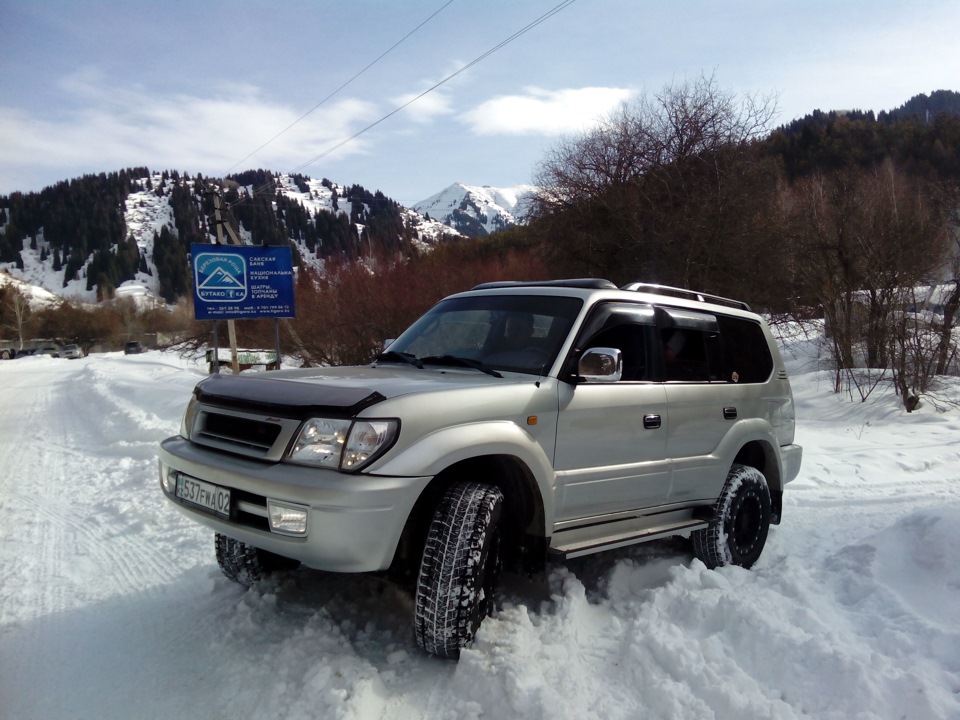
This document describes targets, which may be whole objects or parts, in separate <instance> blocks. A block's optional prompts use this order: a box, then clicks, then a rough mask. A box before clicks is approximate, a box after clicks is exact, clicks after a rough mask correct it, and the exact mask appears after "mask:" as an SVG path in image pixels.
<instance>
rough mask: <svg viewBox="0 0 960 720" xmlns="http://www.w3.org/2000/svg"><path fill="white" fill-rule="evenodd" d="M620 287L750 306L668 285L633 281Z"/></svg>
mask: <svg viewBox="0 0 960 720" xmlns="http://www.w3.org/2000/svg"><path fill="white" fill-rule="evenodd" d="M620 289H621V290H629V291H632V292H645V293H651V294H652V295H668V296H670V297H676V298H681V299H684V300H697V301H699V302H708V303H713V304H714V305H726V306H727V307H732V308H738V309H740V310H750V306H749V305H747V304H746V303H745V302H743V301H741V300H731V299H730V298H725V297H720V296H719V295H709V294H707V293H702V292H697V291H696V290H684V289H683V288H675V287H670V286H669V285H654V284H651V283H642V282H633V283H629V284H628V285H624V286H623V287H622V288H620Z"/></svg>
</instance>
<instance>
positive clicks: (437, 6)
mask: <svg viewBox="0 0 960 720" xmlns="http://www.w3.org/2000/svg"><path fill="white" fill-rule="evenodd" d="M554 10H556V12H553V13H552V14H551V12H552V11H554ZM540 19H542V22H539V23H537V21H538V20H540ZM531 25H532V27H531ZM957 27H960V3H957V2H956V0H929V1H923V0H921V1H920V2H904V1H903V0H851V1H847V2H842V3H837V2H835V0H806V1H805V2H795V1H790V2H769V1H768V0H733V1H731V2H716V1H715V0H714V1H710V0H688V1H685V2H667V1H666V0H659V1H657V2H639V1H637V0H522V1H518V0H402V1H401V0H393V1H390V0H351V1H350V2H343V1H342V0H340V1H339V2H333V1H331V0H285V1H284V2H282V3H277V2H266V1H261V0H231V1H230V2H221V1H220V0H208V1H205V2H193V1H187V0H150V2H144V1H142V0H123V1H122V2H120V1H119V0H0V35H2V37H3V41H2V42H0V194H8V193H11V192H15V191H20V192H29V191H38V190H41V189H42V188H44V187H46V186H48V185H51V184H54V183H56V182H59V181H61V180H67V179H70V178H73V177H78V176H81V175H84V174H88V173H99V172H110V171H115V170H119V169H122V168H126V167H136V166H147V167H149V168H150V169H151V170H174V169H175V170H179V171H181V172H187V173H190V174H191V175H193V174H196V173H201V174H203V175H204V176H213V177H221V176H223V175H226V174H228V173H233V172H240V171H242V170H246V169H251V168H264V169H268V170H273V171H276V172H299V173H302V174H305V175H309V176H310V177H314V178H328V179H330V180H332V181H333V182H336V183H340V184H347V185H349V184H355V183H356V184H360V185H363V186H364V187H365V188H367V189H368V190H381V191H382V192H384V193H385V194H386V195H387V196H389V197H391V198H393V199H394V200H397V201H398V202H400V203H402V204H403V205H406V206H411V205H413V204H415V203H417V202H419V201H421V200H424V199H426V198H428V197H429V196H431V195H433V194H434V193H436V192H439V191H440V190H442V189H444V188H445V187H447V186H449V185H451V184H452V183H455V182H461V183H465V184H470V185H492V186H494V187H511V186H514V185H519V184H524V183H530V182H532V181H533V180H534V177H535V174H536V168H537V166H538V164H539V163H541V162H542V161H543V160H544V158H545V156H546V154H547V153H548V152H549V151H550V150H551V149H552V148H555V147H556V146H557V144H558V143H559V142H561V141H563V140H564V139H570V138H575V137H576V136H577V134H578V133H581V132H583V131H584V130H587V129H589V128H590V127H591V126H593V125H594V124H595V123H596V122H597V121H598V120H600V119H602V118H603V117H604V116H606V115H608V114H609V113H611V112H612V111H614V110H615V109H616V108H617V107H619V105H620V104H621V103H623V102H630V101H633V100H636V99H638V98H642V97H651V96H653V95H655V94H656V93H658V92H661V91H662V90H663V89H664V88H666V87H667V86H670V85H675V84H679V83H683V82H686V81H694V80H696V79H697V78H699V77H701V76H712V77H713V78H714V80H715V82H716V85H717V87H718V88H719V89H720V90H721V91H723V92H725V93H729V94H732V95H734V96H735V97H739V98H743V97H746V96H748V95H749V96H760V97H764V98H771V99H774V100H775V101H776V103H777V107H778V110H779V112H778V114H777V116H776V118H775V121H774V123H775V125H781V124H784V123H787V122H790V121H791V120H793V119H795V118H798V117H802V116H804V115H806V114H808V113H809V112H812V111H813V110H815V109H820V110H842V109H861V110H873V111H875V112H879V111H881V110H891V109H893V108H896V107H898V106H900V105H902V104H903V103H904V102H906V101H907V100H909V99H910V98H911V97H913V96H915V95H918V94H920V93H926V94H929V93H931V92H932V91H934V90H960V49H958V47H957V44H956V28H957ZM525 29H527V31H526V32H522V31H524V30H525ZM518 33H520V34H519V35H518ZM510 38H513V39H512V40H511V41H510V42H507V43H506V44H503V43H504V41H507V40H509V39H510ZM491 51H492V52H491ZM438 83H442V84H440V85H439V86H438V87H435V86H437V85H438ZM434 87H435V89H433V90H431V91H430V92H426V91H428V90H430V89H431V88H434ZM425 92H426V94H424V95H422V97H419V99H416V100H414V98H417V96H419V95H421V94H423V93H425ZM411 100H413V102H411ZM371 126H372V127H371ZM367 128H369V129H367ZM358 133H360V134H359V135H358ZM354 136H356V137H354ZM351 138H352V139H351Z"/></svg>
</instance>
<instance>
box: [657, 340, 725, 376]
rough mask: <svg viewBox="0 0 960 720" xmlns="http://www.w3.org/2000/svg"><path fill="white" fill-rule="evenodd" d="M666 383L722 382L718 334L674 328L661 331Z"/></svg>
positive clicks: (721, 352) (720, 348)
mask: <svg viewBox="0 0 960 720" xmlns="http://www.w3.org/2000/svg"><path fill="white" fill-rule="evenodd" d="M660 336H661V339H662V341H663V343H662V344H663V376H664V379H665V380H667V381H677V382H721V381H723V380H725V379H726V378H724V377H723V349H722V347H721V345H720V341H719V336H718V333H717V332H716V331H709V330H699V329H693V328H683V327H679V328H678V327H673V328H665V329H663V330H661V331H660Z"/></svg>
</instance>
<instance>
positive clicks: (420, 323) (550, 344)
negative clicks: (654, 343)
mask: <svg viewBox="0 0 960 720" xmlns="http://www.w3.org/2000/svg"><path fill="white" fill-rule="evenodd" d="M582 305H583V301H582V300H580V299H579V298H571V297H553V296H549V297H544V296H535V295H483V296H478V297H463V298H451V299H448V300H443V301H442V302H440V303H438V304H437V305H436V306H434V307H433V309H432V310H430V312H428V313H427V314H426V315H424V316H423V317H422V318H420V319H419V320H417V322H415V323H414V324H413V325H412V326H411V327H410V329H408V330H407V331H406V332H405V333H403V335H401V336H400V337H399V338H397V340H396V341H395V342H394V343H392V344H391V345H390V347H389V348H388V350H387V352H386V353H385V354H384V355H383V356H381V358H382V359H385V360H390V359H391V357H392V356H394V355H402V356H403V357H404V358H406V359H405V360H403V361H405V362H410V361H411V360H415V361H416V362H420V363H423V364H425V365H429V364H439V365H460V366H463V367H476V368H477V369H482V368H488V369H491V370H508V371H511V372H522V373H529V374H532V375H541V374H544V373H546V371H547V370H549V369H550V367H551V366H552V365H553V362H554V360H556V357H557V353H558V352H559V351H560V346H561V345H562V344H563V341H564V340H565V339H566V337H567V335H568V334H569V332H570V328H571V327H572V326H573V321H574V319H575V318H576V316H577V313H579V312H580V308H581V307H582ZM456 360H460V361H470V362H469V363H467V362H456Z"/></svg>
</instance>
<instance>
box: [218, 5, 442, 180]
mask: <svg viewBox="0 0 960 720" xmlns="http://www.w3.org/2000/svg"><path fill="white" fill-rule="evenodd" d="M452 2H453V0H447V2H445V3H444V4H443V5H441V6H440V8H438V9H437V10H435V11H434V12H433V13H432V14H431V15H430V17H428V18H427V19H426V20H424V21H423V22H422V23H420V24H419V25H417V26H416V27H415V28H414V29H413V30H411V31H410V32H408V33H407V34H406V35H404V36H403V37H402V38H400V39H399V40H397V42H395V43H394V44H393V45H391V46H390V47H389V48H387V49H386V50H384V51H383V52H382V53H380V55H378V56H377V57H376V58H375V59H374V60H373V61H371V62H370V63H369V64H367V66H366V67H365V68H363V69H362V70H361V71H360V72H358V73H357V74H356V75H354V76H353V77H352V78H350V79H349V80H347V81H346V82H345V83H343V85H341V86H340V87H338V88H337V89H336V90H334V91H333V92H332V93H330V94H329V95H327V96H326V97H325V98H324V99H323V100H321V101H320V102H318V103H317V104H316V105H314V106H313V107H312V108H310V109H309V110H307V111H306V112H305V113H304V114H303V115H301V116H300V117H298V118H297V119H296V120H294V121H293V122H292V123H290V124H289V125H287V126H286V127H285V128H284V129H283V130H281V131H280V132H278V133H277V134H276V135H274V136H273V137H272V138H270V139H269V140H267V141H266V142H265V143H264V144H263V145H261V146H260V147H258V148H257V149H256V150H254V151H253V152H252V153H250V154H249V155H247V156H246V157H242V158H240V159H239V160H238V161H237V162H236V163H234V164H233V165H231V166H230V168H229V169H228V170H227V172H226V173H224V174H225V175H229V174H230V171H231V170H233V169H234V168H235V167H237V165H239V164H240V163H242V162H244V161H245V160H248V159H249V158H251V157H253V156H254V155H256V154H257V153H258V152H260V151H261V150H263V149H264V148H265V147H266V146H267V145H269V144H270V143H272V142H273V141H274V140H276V139H277V138H278V137H280V136H281V135H283V134H284V133H285V132H287V131H288V130H289V129H290V128H292V127H293V126H294V125H296V124H297V123H299V122H300V121H301V120H303V119H304V118H305V117H307V115H309V114H310V113H312V112H313V111H314V110H316V109H317V108H319V107H320V106H321V105H323V104H324V103H325V102H327V101H328V100H330V99H331V98H332V97H334V96H335V95H337V94H338V93H339V92H340V91H341V90H343V89H344V88H345V87H347V85H349V84H350V83H352V82H353V81H354V80H356V79H357V78H358V77H360V76H361V75H363V74H364V73H365V72H366V71H367V70H369V69H370V68H372V67H373V66H374V65H376V64H377V63H378V62H380V61H381V60H382V59H383V58H384V57H386V56H387V55H389V54H390V53H391V52H393V50H395V49H396V48H397V47H398V46H399V45H400V44H401V43H403V42H404V41H405V40H406V39H407V38H409V37H410V36H411V35H413V34H414V33H415V32H417V30H419V29H420V28H422V27H423V26H424V25H426V24H427V23H428V22H430V21H431V20H433V18H434V17H436V16H437V15H439V14H440V13H441V12H442V11H443V10H445V9H446V8H447V6H448V5H450V4H451V3H452Z"/></svg>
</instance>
